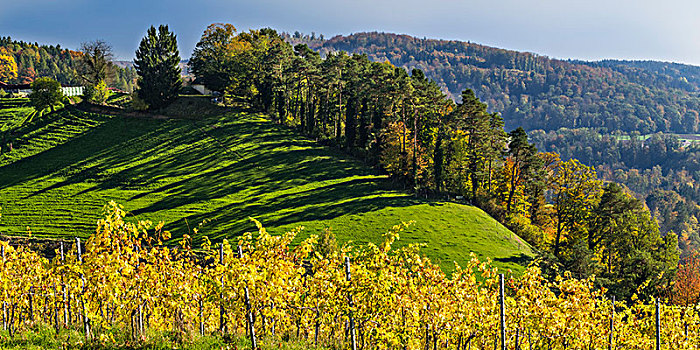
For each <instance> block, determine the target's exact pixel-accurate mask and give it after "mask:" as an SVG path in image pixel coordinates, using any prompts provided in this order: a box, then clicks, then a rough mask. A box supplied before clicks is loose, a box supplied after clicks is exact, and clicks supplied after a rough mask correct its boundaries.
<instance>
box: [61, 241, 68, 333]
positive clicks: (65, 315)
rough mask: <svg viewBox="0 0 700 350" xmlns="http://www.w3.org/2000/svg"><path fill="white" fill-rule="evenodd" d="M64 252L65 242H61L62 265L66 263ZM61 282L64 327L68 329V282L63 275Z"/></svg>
mask: <svg viewBox="0 0 700 350" xmlns="http://www.w3.org/2000/svg"><path fill="white" fill-rule="evenodd" d="M63 250H64V248H63V241H61V249H60V252H61V264H63V263H64V262H65V261H66V256H65V255H64V252H63ZM61 282H62V283H61V292H62V293H63V326H64V327H68V300H66V299H67V297H66V281H65V280H64V276H63V274H61Z"/></svg>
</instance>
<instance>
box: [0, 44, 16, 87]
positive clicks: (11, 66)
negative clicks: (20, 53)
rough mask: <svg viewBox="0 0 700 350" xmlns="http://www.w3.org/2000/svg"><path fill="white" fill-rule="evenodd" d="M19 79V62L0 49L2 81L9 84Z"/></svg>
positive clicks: (0, 75)
mask: <svg viewBox="0 0 700 350" xmlns="http://www.w3.org/2000/svg"><path fill="white" fill-rule="evenodd" d="M15 78H17V62H15V58H14V56H12V54H10V53H9V52H7V50H5V49H4V48H0V81H3V82H9V81H11V80H13V79H15Z"/></svg>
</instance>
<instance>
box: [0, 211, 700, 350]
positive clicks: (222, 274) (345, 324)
mask: <svg viewBox="0 0 700 350" xmlns="http://www.w3.org/2000/svg"><path fill="white" fill-rule="evenodd" d="M124 216H125V212H124V211H123V209H122V208H121V207H120V206H118V205H117V204H115V203H110V204H109V205H108V206H107V207H106V210H105V218H104V219H101V220H100V221H99V222H98V225H97V230H96V232H95V234H93V235H91V236H90V237H89V238H88V239H87V240H86V241H85V242H84V243H80V242H78V244H73V245H72V247H70V249H66V250H65V251H63V249H59V251H57V252H56V253H57V254H56V257H54V258H52V259H47V258H44V257H42V256H40V255H39V254H37V253H36V252H34V251H32V250H29V249H27V248H25V247H22V246H18V247H13V246H11V245H10V244H8V243H7V242H0V250H1V251H2V262H1V265H0V297H1V298H2V300H1V301H2V315H1V316H2V327H3V329H4V330H6V331H7V332H8V333H9V334H10V335H15V334H17V333H18V332H23V331H25V330H27V329H30V328H31V327H32V326H34V325H36V324H37V323H39V322H43V323H48V324H52V325H54V326H55V327H57V328H63V327H74V328H79V329H81V330H82V331H83V332H84V335H85V336H86V337H88V338H96V339H101V340H105V341H109V340H110V339H112V338H111V337H113V335H114V334H115V332H128V333H129V334H131V335H132V337H133V338H134V339H139V338H140V337H142V336H143V335H144V333H145V331H146V330H153V331H159V332H175V333H180V334H201V335H204V334H221V333H229V334H237V335H246V336H248V337H250V338H252V339H251V340H252V343H253V344H255V340H254V339H255V338H256V337H278V338H283V339H288V338H297V339H306V340H307V341H309V342H314V343H317V344H327V345H331V344H333V345H337V346H340V347H347V348H350V347H351V344H352V343H353V339H355V343H356V346H357V348H358V349H424V350H429V349H438V348H440V349H460V350H461V349H494V348H495V347H496V346H500V343H501V342H502V341H501V339H502V337H504V338H505V346H506V348H508V349H584V348H585V349H610V348H612V349H654V348H655V338H656V337H655V309H654V304H653V303H651V302H644V301H641V300H636V299H633V300H632V301H630V302H627V303H626V302H617V303H615V304H614V307H613V303H612V301H611V300H609V299H608V298H606V297H605V295H604V292H605V291H604V290H601V289H597V288H595V287H594V280H593V279H592V278H590V279H586V280H578V279H574V278H571V277H570V276H568V275H566V274H565V275H564V276H562V277H559V278H557V279H555V280H554V281H548V280H546V279H544V278H543V277H542V274H541V272H540V270H539V268H538V267H537V265H531V266H530V267H528V268H527V269H526V271H525V272H524V273H523V274H522V276H520V277H509V278H507V279H506V281H505V286H504V289H505V290H504V297H503V304H504V305H503V306H504V307H503V312H504V314H503V318H504V320H505V332H504V333H505V334H502V333H501V324H500V318H501V315H500V312H501V308H500V307H499V280H498V271H497V269H496V268H493V267H491V266H490V264H489V263H488V262H480V261H478V260H477V259H476V257H475V256H472V259H471V261H469V262H468V263H467V264H466V266H455V270H454V272H453V273H452V274H451V275H446V274H445V273H444V272H443V271H442V270H441V269H440V268H439V267H438V266H437V265H435V264H433V263H432V262H431V261H430V260H429V259H427V258H425V257H424V256H423V255H421V253H420V246H419V245H408V246H406V247H403V248H400V249H392V244H393V243H394V242H395V240H396V239H398V236H399V232H400V231H401V230H402V229H403V227H404V225H405V224H404V225H400V226H396V227H394V228H392V229H391V230H390V231H389V232H388V233H387V234H386V235H385V237H384V239H385V240H384V243H383V244H381V245H374V244H367V245H363V246H357V247H356V246H351V245H345V246H344V247H343V248H341V249H339V250H338V251H336V252H330V253H326V254H325V255H322V254H321V253H320V252H319V249H317V240H318V239H317V237H316V236H311V237H309V238H308V239H306V240H303V241H302V242H301V243H299V244H297V245H294V246H292V245H291V243H292V240H293V239H294V238H295V236H296V235H297V234H298V232H299V230H295V231H292V232H289V233H286V234H284V235H280V236H273V235H270V234H268V233H267V232H266V230H265V229H264V228H263V227H262V226H261V225H260V224H259V223H258V228H259V230H258V232H257V233H256V234H255V235H253V234H246V235H244V236H243V237H241V238H240V240H239V241H238V242H236V244H235V245H233V244H232V243H231V242H230V241H227V240H224V241H223V243H222V244H220V245H219V246H218V247H212V245H211V244H210V243H209V241H208V240H206V239H205V243H204V244H203V246H202V247H201V249H197V250H196V253H195V250H193V248H192V246H191V240H190V238H189V237H188V236H185V237H184V238H183V239H182V241H181V242H180V243H179V246H178V248H170V247H165V246H163V245H162V243H163V241H164V240H166V239H168V238H169V233H168V232H167V231H163V229H162V228H163V225H162V223H161V224H158V225H156V226H155V227H153V224H152V223H151V222H148V221H138V222H129V221H127V220H125V218H124ZM659 317H660V323H661V324H662V325H663V327H661V346H662V348H663V349H696V348H697V347H698V346H697V344H700V313H699V312H698V309H697V308H696V307H676V306H670V305H662V306H661V307H660V313H659Z"/></svg>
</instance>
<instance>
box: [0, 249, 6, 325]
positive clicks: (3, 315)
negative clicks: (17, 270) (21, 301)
mask: <svg viewBox="0 0 700 350" xmlns="http://www.w3.org/2000/svg"><path fill="white" fill-rule="evenodd" d="M0 252H1V253H2V267H3V268H5V246H4V245H3V246H1V247H0ZM2 329H3V330H5V331H6V330H7V301H5V300H3V301H2Z"/></svg>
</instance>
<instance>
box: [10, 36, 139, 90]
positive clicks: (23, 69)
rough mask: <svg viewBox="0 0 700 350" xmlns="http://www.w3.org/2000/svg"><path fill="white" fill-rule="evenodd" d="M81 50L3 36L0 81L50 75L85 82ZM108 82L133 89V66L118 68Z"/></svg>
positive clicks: (63, 81)
mask: <svg viewBox="0 0 700 350" xmlns="http://www.w3.org/2000/svg"><path fill="white" fill-rule="evenodd" d="M81 56H82V52H80V51H74V50H69V49H65V48H62V47H61V45H60V44H58V45H55V46H54V45H39V44H38V43H27V42H24V41H16V40H13V39H12V38H10V37H0V81H2V82H4V83H8V84H29V83H31V82H33V81H34V80H35V79H36V78H39V77H51V78H53V79H55V80H56V81H58V82H59V83H61V84H63V85H70V86H78V85H81V84H82V83H83V82H82V81H81V78H80V75H79V73H78V71H77V70H78V68H77V60H78V59H79V58H80V57H81ZM114 72H115V74H114V75H115V76H114V77H113V78H112V79H110V81H109V82H108V85H110V86H112V87H115V88H118V89H121V90H124V91H132V90H133V88H134V86H135V79H136V73H135V71H134V70H133V69H132V68H119V67H117V68H116V69H115V70H114Z"/></svg>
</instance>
